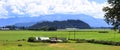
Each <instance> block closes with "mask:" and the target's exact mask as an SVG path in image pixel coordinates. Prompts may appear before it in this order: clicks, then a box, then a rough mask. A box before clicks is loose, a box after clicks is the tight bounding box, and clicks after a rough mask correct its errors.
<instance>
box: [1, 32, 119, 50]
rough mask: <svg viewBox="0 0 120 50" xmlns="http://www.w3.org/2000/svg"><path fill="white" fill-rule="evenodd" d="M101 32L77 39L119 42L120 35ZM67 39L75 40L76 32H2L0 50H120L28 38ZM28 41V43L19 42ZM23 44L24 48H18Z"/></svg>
mask: <svg viewBox="0 0 120 50" xmlns="http://www.w3.org/2000/svg"><path fill="white" fill-rule="evenodd" d="M98 31H99V30H92V31H91V30H82V31H76V32H75V38H76V39H96V40H108V41H119V42H120V34H119V33H117V32H115V31H111V30H107V31H109V33H98ZM36 36H46V37H65V38H72V39H74V31H73V32H69V31H28V30H16V31H14V30H13V31H0V50H120V46H110V45H101V44H92V43H56V44H51V43H29V42H27V39H28V37H36ZM22 39H26V41H18V40H22ZM18 44H21V45H22V46H18Z"/></svg>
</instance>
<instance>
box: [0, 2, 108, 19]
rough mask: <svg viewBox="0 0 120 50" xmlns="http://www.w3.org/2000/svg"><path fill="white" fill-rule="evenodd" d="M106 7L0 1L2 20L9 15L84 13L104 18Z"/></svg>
mask: <svg viewBox="0 0 120 50" xmlns="http://www.w3.org/2000/svg"><path fill="white" fill-rule="evenodd" d="M105 5H106V3H96V2H94V1H91V2H90V1H88V0H0V18H4V17H5V18H7V17H9V15H8V13H10V14H17V15H23V16H24V15H29V16H31V17H34V16H40V15H46V14H54V13H74V14H75V13H77V14H78V13H82V14H86V15H91V16H93V17H95V18H103V15H104V13H103V11H102V8H103V6H105ZM4 6H5V7H9V8H4ZM8 9H10V10H11V12H10V11H8ZM1 14H2V15H1Z"/></svg>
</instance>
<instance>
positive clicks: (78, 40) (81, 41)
mask: <svg viewBox="0 0 120 50" xmlns="http://www.w3.org/2000/svg"><path fill="white" fill-rule="evenodd" d="M84 42H87V41H86V40H85V39H77V40H76V43H84Z"/></svg>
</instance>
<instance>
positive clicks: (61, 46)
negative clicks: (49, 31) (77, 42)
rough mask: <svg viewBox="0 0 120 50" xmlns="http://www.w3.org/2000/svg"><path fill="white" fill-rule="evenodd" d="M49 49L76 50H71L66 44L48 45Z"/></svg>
mask: <svg viewBox="0 0 120 50" xmlns="http://www.w3.org/2000/svg"><path fill="white" fill-rule="evenodd" d="M49 46H50V47H58V48H66V49H68V50H76V49H75V48H71V47H70V46H69V45H67V44H50V45H49Z"/></svg>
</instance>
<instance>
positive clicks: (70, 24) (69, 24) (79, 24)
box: [29, 20, 90, 29]
mask: <svg viewBox="0 0 120 50" xmlns="http://www.w3.org/2000/svg"><path fill="white" fill-rule="evenodd" d="M43 27H54V28H57V29H65V28H81V29H85V28H90V26H89V25H88V24H87V23H85V22H83V21H81V20H66V21H53V22H49V21H44V22H40V23H36V24H34V25H32V26H30V27H29V28H32V29H40V28H43Z"/></svg>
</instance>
